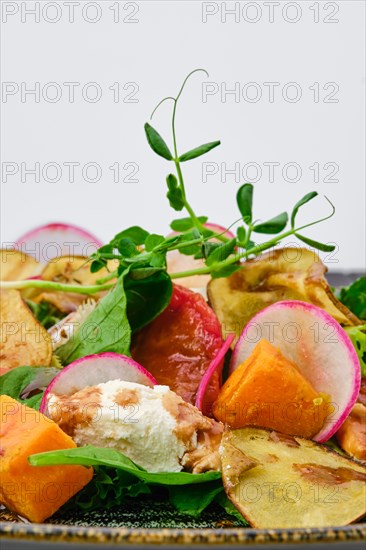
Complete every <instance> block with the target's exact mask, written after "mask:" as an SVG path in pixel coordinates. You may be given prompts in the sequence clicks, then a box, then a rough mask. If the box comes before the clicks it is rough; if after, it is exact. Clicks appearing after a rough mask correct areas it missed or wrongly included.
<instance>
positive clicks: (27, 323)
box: [0, 290, 52, 373]
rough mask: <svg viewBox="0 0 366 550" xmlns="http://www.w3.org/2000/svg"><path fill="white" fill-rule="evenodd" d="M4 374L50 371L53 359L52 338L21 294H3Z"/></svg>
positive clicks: (0, 309)
mask: <svg viewBox="0 0 366 550" xmlns="http://www.w3.org/2000/svg"><path fill="white" fill-rule="evenodd" d="M0 301H1V303H0V313H1V338H0V358H1V370H2V372H3V373H4V372H6V371H7V370H9V369H12V368H14V367H19V366H22V365H28V366H44V367H47V366H48V365H49V364H50V362H51V358H52V344H51V338H50V336H49V334H48V332H47V330H46V329H45V328H44V327H43V326H42V325H41V324H40V323H39V322H38V321H37V319H36V318H35V317H34V315H33V314H32V312H31V311H30V309H29V308H28V307H27V306H26V304H25V302H24V301H23V300H22V298H21V295H20V292H18V291H17V290H2V291H1V292H0Z"/></svg>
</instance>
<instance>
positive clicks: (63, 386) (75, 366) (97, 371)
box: [39, 352, 157, 415]
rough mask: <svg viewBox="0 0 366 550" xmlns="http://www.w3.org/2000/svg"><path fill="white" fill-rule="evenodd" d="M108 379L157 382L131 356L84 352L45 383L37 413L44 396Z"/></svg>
mask: <svg viewBox="0 0 366 550" xmlns="http://www.w3.org/2000/svg"><path fill="white" fill-rule="evenodd" d="M110 380H124V381H126V382H135V383H136V384H143V385H144V386H150V387H152V386H155V385H156V384H157V381H156V380H155V378H154V377H153V376H152V375H151V374H150V373H149V372H148V371H147V370H146V369H144V367H142V366H141V365H139V363H136V361H134V360H133V359H131V357H127V356H126V355H120V354H118V353H113V352H105V353H100V354H98V355H87V356H85V357H82V358H81V359H77V360H76V361H74V362H73V363H70V365H68V366H67V367H65V368H63V369H62V370H61V372H60V374H58V375H57V376H56V377H55V378H54V379H53V380H52V381H51V383H50V384H49V385H48V386H47V388H46V391H45V393H44V396H43V398H42V401H41V405H40V409H39V410H40V412H41V413H43V414H46V415H47V412H48V409H47V403H48V396H49V395H50V394H56V395H73V394H74V393H76V392H77V391H79V390H82V389H83V388H86V387H87V386H96V385H97V384H101V383H103V382H109V381H110Z"/></svg>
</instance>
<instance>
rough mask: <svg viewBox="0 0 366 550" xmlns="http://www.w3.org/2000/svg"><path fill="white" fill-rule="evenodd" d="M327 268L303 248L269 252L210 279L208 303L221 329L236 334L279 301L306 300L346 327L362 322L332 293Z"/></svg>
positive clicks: (315, 256) (314, 255)
mask: <svg viewBox="0 0 366 550" xmlns="http://www.w3.org/2000/svg"><path fill="white" fill-rule="evenodd" d="M326 271H327V269H326V267H325V265H324V264H323V263H322V262H321V260H320V258H319V257H318V255H317V254H315V252H312V251H311V250H308V249H306V248H301V249H298V248H281V249H278V250H275V251H269V252H266V253H264V254H262V255H261V256H258V258H255V259H254V260H249V261H247V262H246V263H245V265H244V266H243V268H242V269H240V270H239V271H236V272H235V273H233V274H232V275H231V276H230V277H223V278H219V279H212V280H211V281H210V283H209V285H208V287H207V294H208V299H209V303H210V305H211V306H212V308H213V309H214V311H215V313H216V315H217V317H218V318H219V321H220V322H221V325H222V327H223V332H224V333H229V332H235V333H236V335H237V336H239V335H240V334H241V332H242V330H243V328H244V326H245V325H246V324H247V323H248V322H249V321H250V320H251V319H252V317H253V316H254V315H255V314H256V313H258V312H259V311H261V310H262V309H264V308H265V307H267V306H269V305H271V304H274V303H275V302H278V301H280V300H302V301H303V302H309V303H311V304H314V305H316V306H319V307H321V308H322V309H324V310H325V311H326V312H327V313H329V314H330V315H332V317H333V318H334V319H335V320H336V321H338V323H340V324H342V325H345V326H353V325H359V324H361V323H362V322H361V321H360V320H359V319H358V318H357V317H356V316H355V315H353V313H351V311H349V309H347V308H346V307H345V306H344V305H343V304H341V303H340V302H339V301H338V300H337V299H336V297H335V296H334V294H333V293H332V291H331V289H330V287H329V285H328V282H327V280H326V279H325V276H324V275H325V273H326Z"/></svg>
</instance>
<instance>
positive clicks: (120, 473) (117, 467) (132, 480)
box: [28, 445, 235, 517]
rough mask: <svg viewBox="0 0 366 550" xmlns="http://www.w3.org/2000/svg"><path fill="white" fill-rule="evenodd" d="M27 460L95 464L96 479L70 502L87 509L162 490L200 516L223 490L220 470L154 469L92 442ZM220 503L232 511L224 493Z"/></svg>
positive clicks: (180, 507) (35, 463)
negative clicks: (161, 471)
mask: <svg viewBox="0 0 366 550" xmlns="http://www.w3.org/2000/svg"><path fill="white" fill-rule="evenodd" d="M28 461H29V463H30V464H31V465H32V466H54V465H61V464H79V465H82V466H93V467H94V469H95V473H94V477H93V480H92V481H91V482H90V483H89V484H88V485H87V486H86V487H85V488H84V489H83V490H82V491H80V493H78V494H77V495H76V497H75V498H74V499H73V500H72V501H71V502H69V503H68V505H67V506H68V507H73V506H74V505H77V506H78V507H79V508H82V509H84V510H91V509H98V508H99V509H100V508H104V507H107V508H111V507H113V506H117V505H120V504H122V503H123V501H124V500H125V498H127V497H137V496H139V495H142V494H151V493H153V494H154V493H155V492H156V491H160V492H161V491H163V495H165V498H166V497H168V498H169V501H170V503H171V504H172V506H173V507H174V508H175V509H176V510H178V511H179V512H181V513H184V514H187V515H190V516H193V517H198V516H199V515H200V514H201V512H203V510H205V509H206V508H207V506H209V505H210V504H211V503H212V502H214V501H216V498H217V497H219V495H220V493H223V491H224V488H223V485H222V479H221V472H216V471H215V472H206V473H203V474H190V473H188V472H166V473H165V472H164V473H151V472H147V471H146V470H144V469H143V468H141V467H140V466H138V465H137V464H135V463H134V462H132V461H131V460H130V459H129V458H127V457H126V456H125V455H123V454H122V453H120V452H119V451H117V450H115V449H102V448H98V447H94V446H93V445H88V446H86V447H78V448H74V449H65V450H60V451H48V452H45V453H38V454H34V455H31V456H30V457H29V458H28ZM224 502H225V505H223V503H224ZM218 503H219V504H220V505H221V506H223V508H224V509H225V510H226V511H227V512H228V513H229V514H232V510H231V511H230V510H229V509H228V508H229V507H230V505H229V504H228V503H227V502H226V500H225V499H224V498H223V496H221V497H220V499H219V501H218ZM234 515H235V514H234Z"/></svg>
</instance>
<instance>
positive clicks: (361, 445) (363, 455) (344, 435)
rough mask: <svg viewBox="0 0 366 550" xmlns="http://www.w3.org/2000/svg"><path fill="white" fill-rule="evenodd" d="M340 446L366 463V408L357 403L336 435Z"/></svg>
mask: <svg viewBox="0 0 366 550" xmlns="http://www.w3.org/2000/svg"><path fill="white" fill-rule="evenodd" d="M336 438H337V441H338V444H339V445H340V447H342V449H343V450H344V451H346V453H348V454H349V455H351V456H354V457H355V458H358V459H359V460H363V461H366V407H365V405H363V404H362V403H356V404H355V405H354V406H353V408H352V411H351V412H350V414H349V415H348V417H347V418H346V420H345V421H344V422H343V424H342V426H341V427H340V428H339V430H338V432H337V433H336Z"/></svg>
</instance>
